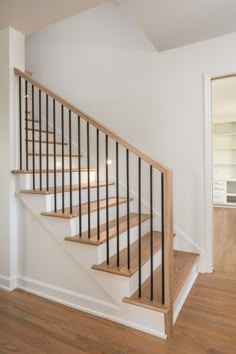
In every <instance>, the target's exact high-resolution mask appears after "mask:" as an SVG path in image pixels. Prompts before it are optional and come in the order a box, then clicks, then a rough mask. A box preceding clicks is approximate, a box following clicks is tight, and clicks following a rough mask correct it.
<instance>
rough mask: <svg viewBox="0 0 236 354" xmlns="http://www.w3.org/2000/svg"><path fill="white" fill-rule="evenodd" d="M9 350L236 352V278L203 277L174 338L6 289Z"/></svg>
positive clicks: (1, 296)
mask: <svg viewBox="0 0 236 354" xmlns="http://www.w3.org/2000/svg"><path fill="white" fill-rule="evenodd" d="M5 353H22V354H38V353H50V354H64V353H65V354H67V353H68V354H70V353H77V354H79V353H91V354H102V353H105V354H126V353H127V354H128V353H137V354H182V353H183V354H184V353H185V354H204V353H208V354H226V353H236V277H235V276H234V275H232V274H231V275H225V274H220V273H219V274H217V273H214V274H201V275H199V277H198V279H197V281H196V283H195V285H194V287H193V289H192V290H191V293H190V295H189V297H188V299H187V301H186V302H185V305H184V307H183V309H182V311H181V314H180V316H179V318H178V320H177V323H176V326H175V328H174V333H173V336H172V337H171V338H170V339H169V340H168V341H164V340H161V339H159V338H156V337H154V336H150V335H147V334H144V333H142V332H139V331H136V330H133V329H131V328H128V327H125V326H123V325H120V324H117V323H114V322H110V321H108V320H105V319H102V318H98V317H95V316H93V315H89V314H86V313H83V312H80V311H77V310H74V309H71V308H68V307H65V306H63V305H59V304H56V303H53V302H51V301H49V300H46V299H43V298H40V297H37V296H34V295H31V294H28V293H25V292H23V291H20V290H15V291H13V292H11V293H8V292H5V291H0V354H5Z"/></svg>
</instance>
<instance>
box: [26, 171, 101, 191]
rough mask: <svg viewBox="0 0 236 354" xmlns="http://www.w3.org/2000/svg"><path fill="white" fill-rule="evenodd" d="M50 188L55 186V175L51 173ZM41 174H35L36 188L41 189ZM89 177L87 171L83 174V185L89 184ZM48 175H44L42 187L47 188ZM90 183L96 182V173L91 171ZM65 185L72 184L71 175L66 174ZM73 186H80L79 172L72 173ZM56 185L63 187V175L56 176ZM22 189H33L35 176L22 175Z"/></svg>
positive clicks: (59, 173)
mask: <svg viewBox="0 0 236 354" xmlns="http://www.w3.org/2000/svg"><path fill="white" fill-rule="evenodd" d="M48 176H49V187H53V186H54V174H53V173H51V172H50V173H49V174H48ZM39 179H40V178H39V173H35V188H36V189H38V188H39ZM87 180H88V176H87V171H84V172H83V171H82V172H81V183H87ZM46 181H47V180H46V173H42V187H43V188H46ZM90 182H96V171H90ZM64 184H65V185H69V184H70V173H69V172H64ZM72 184H78V172H72ZM56 185H57V186H61V185H62V173H61V172H57V174H56ZM19 187H20V189H32V188H33V175H32V174H31V173H30V174H22V175H21V176H20V185H19Z"/></svg>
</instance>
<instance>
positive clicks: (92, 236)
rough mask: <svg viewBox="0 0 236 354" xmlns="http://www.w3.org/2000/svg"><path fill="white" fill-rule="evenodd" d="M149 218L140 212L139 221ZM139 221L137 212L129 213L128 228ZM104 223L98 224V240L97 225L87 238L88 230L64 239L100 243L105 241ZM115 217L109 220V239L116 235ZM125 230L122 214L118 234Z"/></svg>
mask: <svg viewBox="0 0 236 354" xmlns="http://www.w3.org/2000/svg"><path fill="white" fill-rule="evenodd" d="M148 219H150V215H149V214H141V223H143V222H145V221H146V220H148ZM138 223H139V220H138V214H137V213H131V214H130V229H132V228H133V227H135V226H137V225H138ZM106 225H107V224H106V223H105V224H102V225H100V240H98V239H97V232H98V229H97V227H94V228H93V229H91V230H90V238H88V231H84V232H83V233H82V235H81V237H80V235H75V236H67V237H65V240H67V241H72V242H79V243H86V244H89V245H96V246H98V245H101V244H102V243H104V242H106V234H107V233H106ZM116 231H117V230H116V219H115V220H112V221H110V222H109V239H110V240H111V239H112V238H114V237H116V235H117V232H116ZM126 231H127V215H125V216H122V217H120V218H119V235H121V234H122V233H124V232H126Z"/></svg>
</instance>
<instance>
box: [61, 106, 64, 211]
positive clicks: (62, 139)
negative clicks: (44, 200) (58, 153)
mask: <svg viewBox="0 0 236 354" xmlns="http://www.w3.org/2000/svg"><path fill="white" fill-rule="evenodd" d="M61 144H62V145H61V149H62V164H61V167H62V169H61V179H62V191H61V192H62V212H63V213H64V212H65V158H64V106H63V105H62V106H61Z"/></svg>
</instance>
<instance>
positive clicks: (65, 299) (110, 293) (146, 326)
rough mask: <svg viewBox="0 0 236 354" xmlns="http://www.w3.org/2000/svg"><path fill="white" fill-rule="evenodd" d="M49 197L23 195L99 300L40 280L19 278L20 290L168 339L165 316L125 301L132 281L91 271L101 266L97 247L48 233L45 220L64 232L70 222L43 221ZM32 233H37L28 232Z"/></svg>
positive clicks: (35, 215) (34, 213) (31, 210)
mask: <svg viewBox="0 0 236 354" xmlns="http://www.w3.org/2000/svg"><path fill="white" fill-rule="evenodd" d="M35 197H36V199H37V200H39V198H40V199H41V203H38V201H37V203H35ZM42 197H43V198H42ZM48 197H49V196H35V195H34V196H32V195H24V196H23V195H21V199H22V201H23V203H24V204H25V205H26V207H27V210H29V211H30V214H31V215H33V216H34V218H35V219H36V220H37V223H38V224H40V225H41V226H42V227H43V229H44V230H45V231H46V232H47V233H48V234H50V236H51V237H52V238H53V239H54V240H55V241H56V242H57V243H58V244H59V245H60V246H61V247H62V248H63V250H64V251H65V253H67V255H70V256H72V257H73V259H74V260H75V261H76V263H75V269H74V274H78V265H79V266H80V268H79V270H80V272H81V273H82V269H83V274H86V279H87V281H89V282H90V283H92V284H93V286H94V290H93V293H94V294H97V295H98V293H99V294H100V295H99V299H98V298H97V297H93V296H89V297H88V296H86V297H84V295H83V294H78V293H74V292H73V291H72V292H71V291H70V289H61V288H59V287H57V286H51V285H50V284H46V283H44V282H38V281H37V280H36V281H35V280H32V279H30V280H29V279H27V277H19V280H18V283H19V287H20V288H21V289H24V290H26V291H30V292H33V293H35V294H38V295H40V296H43V297H46V298H50V299H52V300H54V301H57V302H60V303H64V304H66V305H68V306H71V307H74V308H78V309H80V310H82V311H85V312H89V313H92V314H95V315H98V316H101V317H104V318H107V319H110V320H113V321H115V322H118V323H122V324H124V325H127V326H129V327H132V328H135V329H138V330H141V331H143V332H146V333H150V334H152V335H156V336H158V337H161V338H164V339H165V338H166V333H165V318H164V313H161V312H158V311H153V310H150V309H147V308H142V307H137V306H133V305H131V304H127V303H124V302H123V301H122V299H123V297H124V296H126V295H127V296H130V295H131V292H132V291H133V289H132V288H130V285H129V279H128V278H127V277H121V276H118V275H114V274H109V273H104V272H98V271H96V270H93V269H91V265H92V264H94V263H98V259H99V258H98V256H97V251H96V248H97V247H96V246H92V245H85V244H76V243H72V242H66V241H64V237H63V236H62V234H58V233H57V232H52V229H51V228H49V229H48V227H47V225H46V223H45V222H44V220H46V219H54V223H55V224H57V223H59V224H60V227H59V228H58V229H60V228H61V226H62V223H63V224H64V226H65V223H66V221H67V220H66V219H59V218H56V220H55V218H49V217H43V216H40V215H39V213H40V208H42V207H43V208H45V207H46V208H47V207H48V204H47V203H49V201H48ZM27 200H28V202H27ZM43 210H44V209H43ZM64 226H63V227H64ZM29 232H34V230H31V231H30V230H29ZM63 233H64V231H63ZM64 236H65V234H64ZM99 247H100V246H99ZM88 254H89V256H88ZM147 266H148V265H147ZM78 281H79V277H78ZM95 284H96V285H95ZM111 284H112V286H111Z"/></svg>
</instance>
